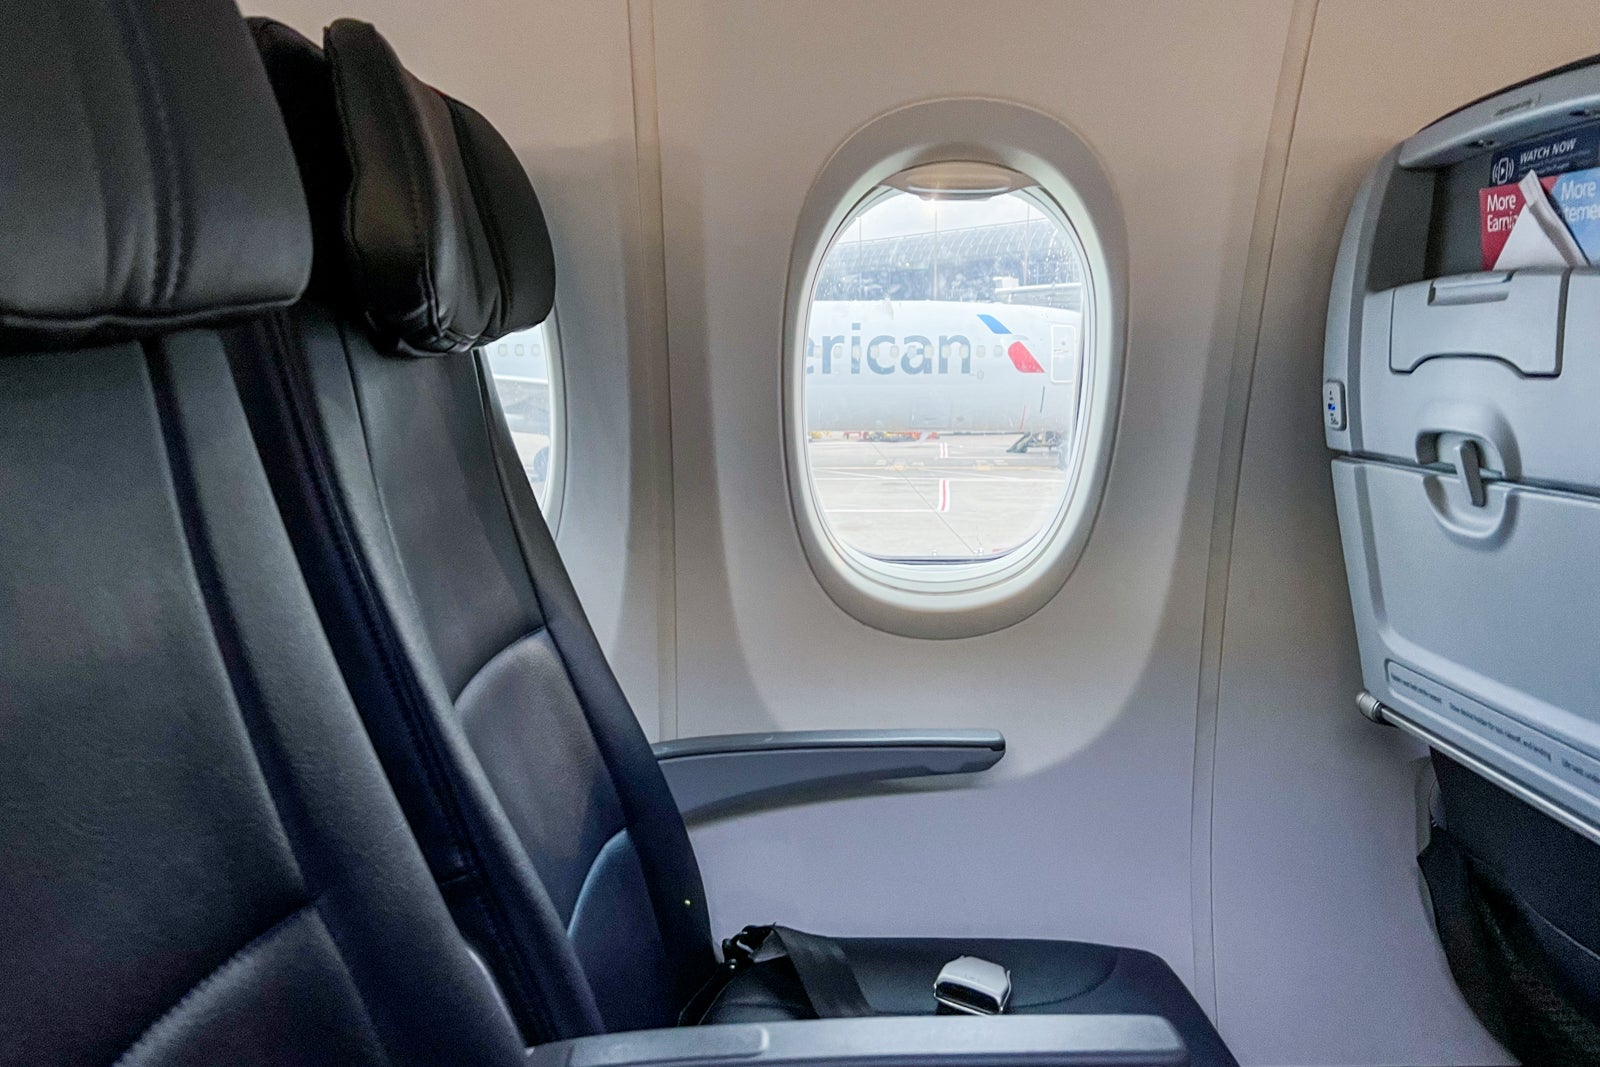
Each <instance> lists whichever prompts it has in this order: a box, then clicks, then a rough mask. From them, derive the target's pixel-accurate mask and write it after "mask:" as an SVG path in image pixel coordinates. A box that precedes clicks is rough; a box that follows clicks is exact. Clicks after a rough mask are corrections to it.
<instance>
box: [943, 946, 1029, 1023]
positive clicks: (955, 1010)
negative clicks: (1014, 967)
mask: <svg viewBox="0 0 1600 1067" xmlns="http://www.w3.org/2000/svg"><path fill="white" fill-rule="evenodd" d="M933 999H934V1000H936V1001H938V1002H939V1008H938V1011H939V1014H940V1015H952V1014H959V1015H1004V1014H1005V1010H1006V1007H1007V1006H1008V1005H1009V1004H1010V1003H1011V972H1010V971H1008V970H1006V969H1005V968H1004V967H1002V966H1000V965H999V964H998V963H990V962H989V961H988V960H980V959H979V958H978V957H976V956H960V957H957V958H956V959H953V960H951V961H950V962H949V963H947V964H945V965H944V969H943V970H942V971H940V972H939V977H938V978H936V979H935V980H934V983H933Z"/></svg>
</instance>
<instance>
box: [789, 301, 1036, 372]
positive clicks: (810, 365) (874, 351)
mask: <svg viewBox="0 0 1600 1067" xmlns="http://www.w3.org/2000/svg"><path fill="white" fill-rule="evenodd" d="M977 319H978V320H979V321H980V322H981V323H983V325H984V326H986V327H988V329H989V332H990V333H991V334H994V335H995V339H994V340H993V341H986V340H983V339H980V341H979V343H978V344H977V345H976V346H974V345H973V342H972V338H971V337H969V336H967V335H966V334H964V333H953V334H940V335H939V340H938V342H937V343H935V342H934V340H933V338H931V337H928V336H926V335H924V334H918V333H911V334H905V335H904V336H901V337H896V336H894V335H892V334H886V333H883V334H878V335H877V336H875V337H872V338H869V339H868V340H867V341H866V342H865V343H864V344H863V342H862V340H861V324H860V323H859V322H853V323H851V324H850V333H849V334H834V335H831V336H823V337H821V338H817V337H807V338H806V373H807V374H815V373H822V374H837V373H849V374H860V373H862V368H863V366H864V367H865V368H866V370H867V371H868V372H869V373H872V374H971V373H972V361H973V357H974V355H976V356H977V358H979V359H982V358H984V357H986V356H987V355H988V354H989V352H990V351H991V350H992V351H993V353H994V354H995V355H997V356H998V355H1000V354H1002V353H1004V355H1005V356H1006V358H1007V359H1009V360H1010V361H1011V365H1012V366H1013V367H1015V368H1016V369H1017V371H1018V372H1019V373H1022V374H1043V373H1044V367H1043V366H1042V365H1041V364H1040V363H1039V360H1038V359H1037V358H1036V357H1035V356H1034V354H1033V352H1032V351H1031V350H1030V349H1029V348H1028V346H1027V344H1026V342H1025V341H1024V340H1023V339H1022V338H1020V337H1018V336H1017V335H1015V334H1013V333H1012V332H1011V331H1010V330H1008V329H1006V327H1005V325H1004V324H1003V323H1001V321H1000V320H999V319H997V318H996V317H995V316H993V315H988V314H982V313H980V314H978V315H977ZM983 337H987V335H983ZM1006 338H1014V339H1012V340H1010V341H1007V340H1006Z"/></svg>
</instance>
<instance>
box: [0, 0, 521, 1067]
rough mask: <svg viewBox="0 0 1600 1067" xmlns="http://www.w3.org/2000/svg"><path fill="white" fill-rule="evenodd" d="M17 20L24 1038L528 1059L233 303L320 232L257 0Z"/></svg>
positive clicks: (216, 1054) (6, 102) (22, 9)
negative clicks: (371, 689)
mask: <svg viewBox="0 0 1600 1067" xmlns="http://www.w3.org/2000/svg"><path fill="white" fill-rule="evenodd" d="M7 14H8V16H9V17H8V18H7V20H6V21H7V32H6V33H5V34H4V35H0V846H3V847H0V854H3V859H0V901H3V905H0V1064H6V1065H30V1067H33V1065H39V1064H47V1063H48V1064H80V1063H82V1064H106V1063H112V1062H115V1063H118V1064H137V1065H143V1064H216V1063H228V1064H355V1063H372V1064H378V1063H419V1064H420V1063H435V1064H436V1063H446V1062H450V1063H461V1062H471V1063H481V1064H506V1065H510V1064H514V1063H517V1062H520V1059H521V1054H522V1048H521V1043H520V1042H519V1041H518V1040H517V1034H516V1030H515V1028H514V1027H513V1026H512V1025H511V1023H510V1021H509V1019H508V1018H507V1017H506V1015H505V1013H504V1011H503V1009H502V1008H501V1007H500V1006H499V1004H498V1002H497V1000H496V998H495V995H494V990H493V987H492V985H491V984H490V983H489V981H488V980H487V978H486V977H485V975H484V973H483V971H482V969H481V968H480V967H479V966H478V965H477V964H476V963H475V962H474V961H473V959H472V957H471V955H470V953H469V952H468V949H467V947H466V945H465V943H464V942H463V940H462V939H461V937H460V935H459V933H458V932H457V931H456V929H455V927H454V924H453V923H452V922H451V919H450V916H449V913H448V911H447V910H446V908H445V907H444V905H443V902H442V901H441V899H440V897H439V895H438V892H437V890H436V888H435V887H434V885H433V883H432V880H431V878H430V877H429V874H428V871H427V868H426V866H425V864H424V862H423V859H422V857H421V855H420V854H419V852H418V851H417V850H416V848H415V845H414V844H413V843H412V842H411V840H410V838H409V835H408V834H407V831H406V826H405V823H404V818H403V815H402V813H401V811H400V809H399V807H398V805H397V804H396V802H395V800H394V797H393V794H392V792H391V791H390V789H389V788H388V786H387V783H386V782H385V780H384V778H383V775H382V769H381V767H380V766H379V764H378V761H377V759H376V757H375V755H374V753H373V752H372V750H371V747H370V745H369V743H368V742H367V740H366V737H365V735H364V733H363V730H362V727H361V723H360V720H359V718H358V717H357V715H356V712H355V709H354V707H353V705H352V704H351V702H350V700H349V695H348V693H347V691H346V690H345V688H344V685H343V683H342V680H341V678H340V675H339V671H338V666H337V664H336V662H335V661H334V659H333V656H332V654H331V652H330V650H329V648H328V646H327V644H326V641H325V638H324V636H323V633H322V630H321V628H320V625H319V622H318V619H317V616H316V613H315V608H314V606H313V605H312V603H311V600H310V598H309V595H308V593H307V590H306V588H305V585H304V583H303V581H302V579H301V576H300V573H299V571H298V569H297V567H296V564H295V559H294V555H293V550H292V548H291V546H290V544H289V540H288V537H287V535H286V533H285V531H284V529H283V527H282V524H281V522H280V520H279V518H278V514H277V509H276V506H275V503H274V501H273V499H272V496H271V490H270V488H269V486H268V485H267V481H266V477H265V474H264V472H263V470H262V469H261V467H260V465H259V463H258V461H257V459H256V452H255V447H254V442H253V441H252V439H251V436H250V432H249V426H248V424H247V423H246V421H245V417H244V413H243V410H242V408H241V406H240V403H239V399H238V394H237V391H236V388H235V385H234V382H233V379H232V377H231V375H230V373H229V366H228V362H227V359H226V357H225V354H224V351H223V348H222V344H221V339H220V337H219V335H218V333H217V332H216V331H215V329H214V326H215V324H216V323H217V322H218V321H219V320H221V319H223V318H238V317H240V316H242V315H250V314H255V313H259V312H260V311H261V310H262V309H264V308H268V307H272V306H276V305H282V304H284V303H287V302H289V301H291V300H293V299H295V298H296V297H297V296H298V294H299V293H300V292H301V289H302V287H303V286H304V284H305V280H306V276H307V272H308V270H309V267H310V257H311V238H310V227H309V225H308V222H307V217H306V209H305V204H304V200H303V197H302V194H301V190H300V184H299V181H298V179H297V176H296V173H295V170H294V163H293V159H292V156H291V152H290V146H289V143H288V140H287V137H286V136H285V132H284V129H283V126H282V123H281V120H280V119H279V117H278V112H277V109H276V107H275V106H274V100H273V97H272V95H271V92H270V89H269V87H268V85H267V82H266V79H265V77H264V74H263V71H262V68H261V64H260V60H259V57H258V56H257V54H256V52H255V50H254V49H253V48H252V47H251V41H250V38H249V36H248V34H247V32H246V30H245V27H244V23H243V21H242V20H241V19H240V18H239V15H238V12H237V10H236V9H235V8H234V7H233V5H232V4H231V3H229V2H227V0H185V2H184V3H182V4H167V3H160V2H158V0H116V2H111V0H72V2H68V0H14V2H13V3H12V4H11V6H10V7H9V8H8V9H7Z"/></svg>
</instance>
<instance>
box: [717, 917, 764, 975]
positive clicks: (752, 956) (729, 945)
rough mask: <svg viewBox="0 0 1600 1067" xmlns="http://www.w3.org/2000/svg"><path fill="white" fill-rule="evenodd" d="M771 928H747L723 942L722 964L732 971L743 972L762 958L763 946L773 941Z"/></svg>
mask: <svg viewBox="0 0 1600 1067" xmlns="http://www.w3.org/2000/svg"><path fill="white" fill-rule="evenodd" d="M771 935H772V927H771V926H746V927H745V928H744V929H743V930H740V931H739V932H738V933H736V934H734V935H733V936H732V937H728V938H724V939H723V941H722V962H723V965H724V966H725V967H726V968H727V969H728V970H730V971H742V970H744V968H746V967H748V966H750V965H751V964H752V963H757V962H759V961H760V958H761V949H762V946H764V945H766V944H767V942H768V941H769V940H771Z"/></svg>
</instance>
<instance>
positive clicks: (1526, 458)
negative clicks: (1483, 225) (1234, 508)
mask: <svg viewBox="0 0 1600 1067" xmlns="http://www.w3.org/2000/svg"><path fill="white" fill-rule="evenodd" d="M1360 307H1361V311H1362V315H1361V318H1360V320H1359V321H1360V326H1359V333H1358V336H1357V337H1355V338H1353V339H1352V342H1351V343H1350V344H1349V345H1347V346H1346V348H1345V349H1344V352H1343V354H1344V355H1345V356H1346V358H1347V359H1349V360H1350V362H1349V363H1348V364H1346V366H1345V367H1343V368H1337V367H1334V366H1327V370H1326V371H1325V373H1326V375H1327V377H1328V379H1329V380H1330V381H1342V382H1345V390H1346V397H1347V400H1346V404H1347V410H1346V412H1345V415H1346V421H1347V427H1348V428H1347V430H1346V432H1345V433H1343V434H1335V433H1333V432H1331V431H1330V432H1329V433H1328V435H1327V436H1328V440H1329V444H1330V445H1332V446H1333V447H1336V448H1339V449H1340V450H1341V451H1350V452H1356V453H1364V454H1368V455H1376V456H1386V457H1389V458H1391V459H1395V460H1399V461H1402V462H1408V463H1432V462H1436V461H1437V459H1438V453H1439V449H1438V448H1437V442H1438V438H1439V436H1440V435H1441V434H1459V435H1462V436H1464V437H1466V438H1469V439H1472V440H1473V441H1475V442H1476V443H1477V445H1478V446H1479V448H1480V449H1481V453H1482V462H1483V466H1484V467H1485V468H1486V469H1487V470H1489V471H1491V472H1494V473H1497V474H1499V475H1502V476H1504V477H1506V478H1509V479H1513V480H1517V481H1527V482H1533V483H1539V484H1546V485H1552V486H1564V487H1567V488H1571V489H1575V490H1577V491H1580V492H1584V491H1589V492H1592V491H1594V490H1595V487H1597V486H1600V449H1597V448H1595V447H1594V445H1593V442H1592V439H1591V435H1590V434H1589V433H1588V432H1587V431H1586V428H1587V427H1589V426H1591V425H1593V422H1594V419H1595V401H1596V399H1597V398H1600V272H1596V271H1594V270H1592V269H1591V270H1578V271H1566V270H1524V271H1516V272H1513V273H1506V272H1489V273H1481V274H1468V275H1456V276H1453V277H1449V278H1439V279H1434V280H1432V281H1421V282H1414V283H1410V284H1407V285H1402V286H1398V287H1396V288H1394V289H1390V290H1384V291H1381V292H1377V293H1371V294H1367V295H1366V296H1365V297H1364V298H1363V300H1362V302H1361V305H1360ZM1333 360H1334V352H1333V349H1332V347H1331V346H1330V348H1329V351H1328V356H1327V361H1326V364H1325V366H1326V365H1327V364H1332V362H1333Z"/></svg>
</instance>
